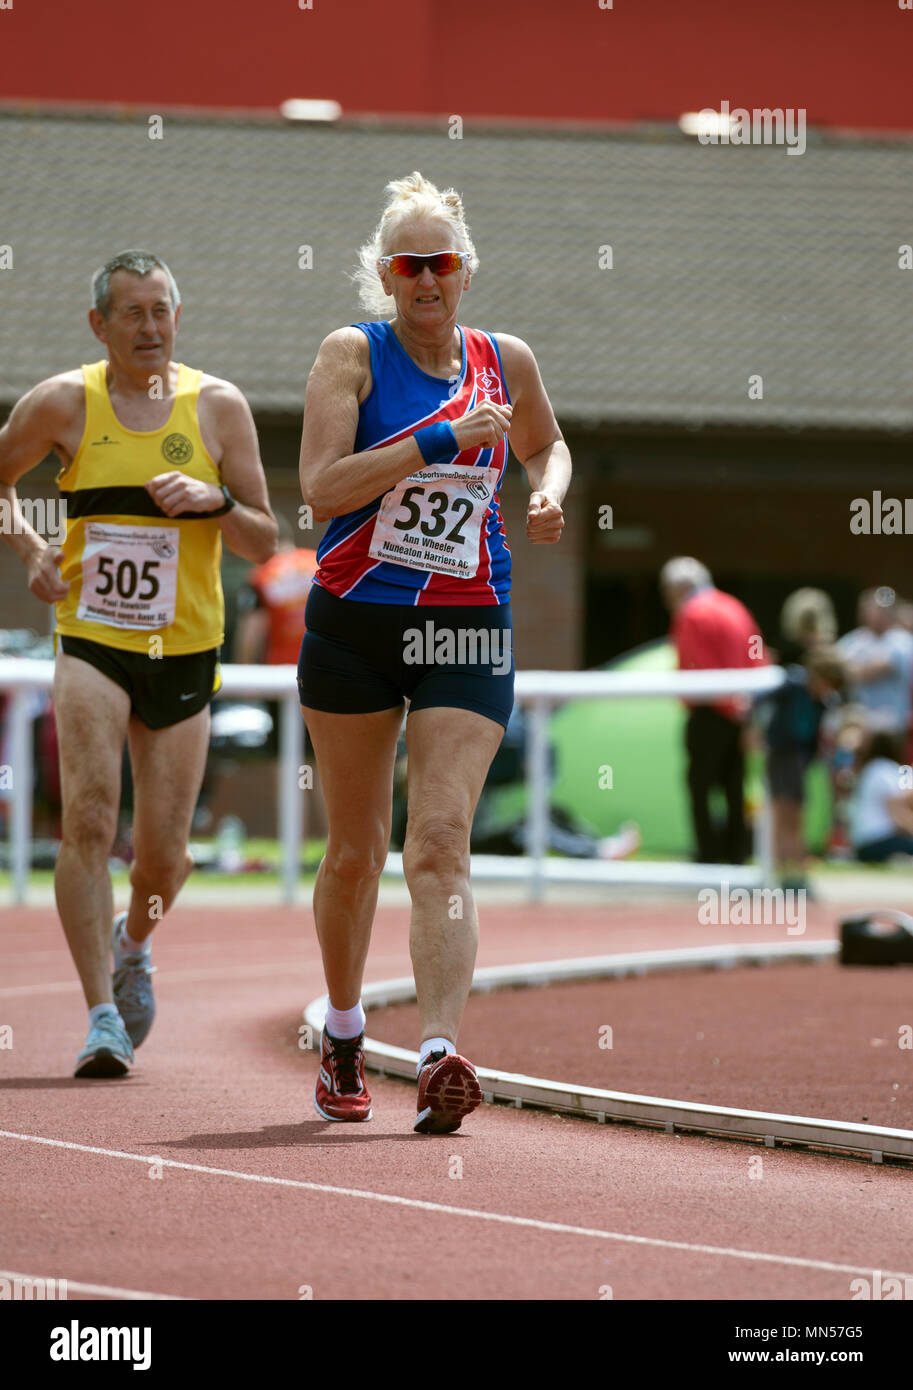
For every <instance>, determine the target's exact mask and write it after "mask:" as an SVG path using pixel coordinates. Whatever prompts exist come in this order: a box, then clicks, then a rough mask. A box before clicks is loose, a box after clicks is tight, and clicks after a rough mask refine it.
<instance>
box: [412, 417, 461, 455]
mask: <svg viewBox="0 0 913 1390" xmlns="http://www.w3.org/2000/svg"><path fill="white" fill-rule="evenodd" d="M412 438H413V439H414V440H415V442H416V444H417V445H418V447H419V452H420V454H421V456H422V458H423V459H424V460H425V462H426V463H446V462H447V461H448V460H449V459H452V458H455V457H456V455H457V454H458V453H459V452H460V446H459V444H458V443H457V438H456V435H455V434H454V432H453V430H452V429H451V428H450V426H449V425H448V423H447V421H446V420H438V422H437V423H436V424H434V425H426V426H425V428H424V429H421V430H416V431H415V434H414V435H413V436H412Z"/></svg>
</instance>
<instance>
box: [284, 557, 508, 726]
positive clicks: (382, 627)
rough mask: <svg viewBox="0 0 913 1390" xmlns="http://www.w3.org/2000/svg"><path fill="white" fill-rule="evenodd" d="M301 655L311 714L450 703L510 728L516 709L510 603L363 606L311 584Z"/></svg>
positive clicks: (302, 686)
mask: <svg viewBox="0 0 913 1390" xmlns="http://www.w3.org/2000/svg"><path fill="white" fill-rule="evenodd" d="M304 620H305V623H306V625H307V631H306V632H305V634H304V640H303V641H302V643H301V655H300V657H299V659H298V694H299V697H300V699H301V703H302V705H304V706H305V708H307V709H319V710H327V711H329V712H331V713H335V714H370V713H373V712H375V711H377V710H384V709H396V708H397V706H399V705H401V704H402V702H403V700H404V699H408V700H409V701H410V708H411V709H413V710H416V709H435V708H438V707H440V706H446V707H449V708H455V709H471V710H475V712H476V713H477V714H483V715H485V717H486V718H487V719H493V720H494V721H495V722H496V723H498V724H501V725H502V726H503V727H504V728H505V729H506V728H507V721H508V720H509V719H510V712H511V710H512V709H513V704H514V671H515V667H514V653H513V640H512V639H513V632H512V628H511V618H510V604H506V603H504V604H492V605H491V606H490V607H488V606H486V607H479V606H478V605H476V604H472V605H470V604H460V605H458V606H447V605H443V604H434V605H433V606H432V605H429V606H428V607H427V608H416V607H415V606H414V605H413V604H398V603H397V604H393V603H360V602H359V601H358V600H357V599H345V598H337V597H336V596H335V595H334V594H330V593H328V592H327V590H326V589H322V588H321V587H320V586H319V585H317V584H314V585H312V586H311V592H310V594H309V595H308V601H307V607H306V608H305V610H304Z"/></svg>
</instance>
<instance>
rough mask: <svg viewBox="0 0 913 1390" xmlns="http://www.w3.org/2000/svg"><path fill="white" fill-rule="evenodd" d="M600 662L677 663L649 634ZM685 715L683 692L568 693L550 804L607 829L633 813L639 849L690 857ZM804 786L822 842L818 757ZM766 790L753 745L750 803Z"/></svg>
mask: <svg viewBox="0 0 913 1390" xmlns="http://www.w3.org/2000/svg"><path fill="white" fill-rule="evenodd" d="M602 669H603V670H606V671H674V670H675V669H676V659H675V650H674V648H673V647H672V645H671V643H669V642H666V641H659V642H652V643H650V644H649V645H647V646H645V647H640V648H638V649H637V650H636V651H634V652H630V653H628V654H627V655H625V656H623V657H619V658H617V659H616V660H615V661H611V662H609V663H608V664H607V665H606V666H605V667H603V668H602ZM685 718H686V711H685V708H684V706H683V705H682V703H681V702H680V701H679V700H677V699H665V698H662V697H649V698H647V697H640V696H635V697H632V698H630V699H620V700H570V701H568V702H567V703H566V704H564V705H561V706H560V707H558V708H557V709H556V711H555V713H554V715H553V716H552V719H551V722H550V736H551V740H552V745H553V748H554V751H555V764H556V766H555V774H556V775H555V782H554V784H553V788H552V803H553V805H555V806H561V807H563V808H564V809H565V810H567V811H569V812H571V813H572V814H573V815H575V816H577V817H582V818H583V819H584V820H586V821H589V822H590V823H591V824H592V825H593V826H594V827H596V828H597V829H598V831H599V832H600V833H601V834H603V835H611V834H613V833H614V832H615V831H616V830H617V829H618V828H619V826H620V825H621V824H622V823H623V822H624V821H636V822H637V824H638V825H639V826H640V830H641V834H642V836H643V845H642V853H644V854H648V855H656V856H660V857H664V858H665V857H668V858H672V859H689V858H690V857H691V854H692V837H691V817H690V812H689V808H688V793H687V788H686V785H685V749H684V724H685ZM807 790H808V804H807V814H806V834H807V837H808V843H809V844H810V845H811V846H812V847H814V848H820V846H821V845H822V844H823V843H824V841H825V840H826V836H827V831H828V828H829V823H830V813H829V797H828V787H827V775H826V772H825V771H824V769H823V768H822V767H821V766H820V765H816V766H815V767H814V768H813V769H812V771H811V773H810V774H809V785H808V789H807ZM761 793H762V762H761V757H760V755H759V754H757V753H752V754H751V755H750V756H749V758H748V763H747V770H746V778H745V794H746V802H747V804H748V806H749V808H750V810H751V808H754V807H756V806H757V805H758V803H759V801H760V798H761ZM720 811H721V813H722V807H721V808H720Z"/></svg>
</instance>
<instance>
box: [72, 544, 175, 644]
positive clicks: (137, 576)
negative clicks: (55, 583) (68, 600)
mask: <svg viewBox="0 0 913 1390" xmlns="http://www.w3.org/2000/svg"><path fill="white" fill-rule="evenodd" d="M180 539H181V533H180V530H179V529H178V527H176V526H123V525H118V524H117V523H115V522H107V521H104V522H99V521H87V522H86V526H85V536H84V541H83V549H82V589H81V591H80V596H79V607H78V609H77V610H76V616H77V618H82V619H84V620H85V621H87V622H91V623H104V624H105V626H106V627H123V628H140V629H147V628H148V629H149V630H150V631H151V630H154V629H156V628H160V627H168V626H169V625H170V624H171V623H173V622H174V610H175V604H176V602H177V587H178V548H179V546H180Z"/></svg>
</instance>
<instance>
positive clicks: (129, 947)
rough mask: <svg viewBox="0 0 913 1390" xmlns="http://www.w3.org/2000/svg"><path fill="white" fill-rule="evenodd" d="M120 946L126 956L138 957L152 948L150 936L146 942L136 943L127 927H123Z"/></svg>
mask: <svg viewBox="0 0 913 1390" xmlns="http://www.w3.org/2000/svg"><path fill="white" fill-rule="evenodd" d="M120 944H121V947H122V949H123V954H124V955H125V956H138V955H141V954H142V952H143V951H148V950H150V949H151V947H152V942H151V941H150V939H149V937H148V936H147V937H146V940H145V941H134V940H133V937H132V936H130V935H129V933H128V932H127V928H126V925H125V926H123V927H121V932H120Z"/></svg>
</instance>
